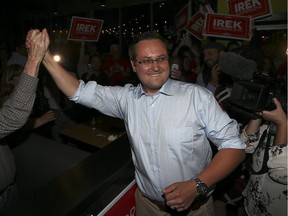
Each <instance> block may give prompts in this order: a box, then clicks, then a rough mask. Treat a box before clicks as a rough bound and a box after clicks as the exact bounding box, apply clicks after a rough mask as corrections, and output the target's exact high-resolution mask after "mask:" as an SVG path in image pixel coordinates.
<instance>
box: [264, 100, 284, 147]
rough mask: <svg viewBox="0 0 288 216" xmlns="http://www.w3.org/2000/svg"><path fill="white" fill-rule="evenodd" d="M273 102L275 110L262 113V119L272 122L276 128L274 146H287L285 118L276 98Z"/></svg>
mask: <svg viewBox="0 0 288 216" xmlns="http://www.w3.org/2000/svg"><path fill="white" fill-rule="evenodd" d="M273 102H274V104H275V105H276V109H274V110H272V111H263V112H262V113H263V118H264V119H265V120H267V121H270V122H274V123H275V124H276V126H277V131H276V136H275V141H274V145H281V144H287V116H286V114H285V112H284V110H283V109H282V106H281V104H280V102H279V101H278V100H277V99H276V98H274V99H273Z"/></svg>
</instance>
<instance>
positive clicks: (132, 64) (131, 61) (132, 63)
mask: <svg viewBox="0 0 288 216" xmlns="http://www.w3.org/2000/svg"><path fill="white" fill-rule="evenodd" d="M130 63H131V66H132V70H133V72H135V73H136V66H135V61H133V60H130Z"/></svg>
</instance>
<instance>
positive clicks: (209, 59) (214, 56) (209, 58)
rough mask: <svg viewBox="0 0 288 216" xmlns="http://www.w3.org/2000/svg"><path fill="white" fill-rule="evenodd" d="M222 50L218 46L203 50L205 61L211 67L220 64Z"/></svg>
mask: <svg viewBox="0 0 288 216" xmlns="http://www.w3.org/2000/svg"><path fill="white" fill-rule="evenodd" d="M220 54H221V51H220V50H218V49H216V48H210V49H205V50H204V51H203V56H204V62H205V63H206V65H207V66H208V67H209V68H212V67H213V66H214V65H216V64H218V62H219V58H220Z"/></svg>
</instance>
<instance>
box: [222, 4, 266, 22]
mask: <svg viewBox="0 0 288 216" xmlns="http://www.w3.org/2000/svg"><path fill="white" fill-rule="evenodd" d="M228 11H229V14H233V15H239V16H249V17H251V18H253V19H256V18H260V17H264V16H268V15H271V14H272V10H271V3H270V0H228Z"/></svg>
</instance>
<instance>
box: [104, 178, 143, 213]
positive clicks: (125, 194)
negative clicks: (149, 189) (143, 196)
mask: <svg viewBox="0 0 288 216" xmlns="http://www.w3.org/2000/svg"><path fill="white" fill-rule="evenodd" d="M136 189H137V185H136V183H135V180H133V181H132V182H131V183H130V184H129V185H128V186H127V187H126V188H125V189H124V190H123V191H122V192H121V193H120V194H119V195H118V196H117V197H116V198H115V199H114V200H112V202H111V203H109V205H107V206H106V207H105V208H104V209H103V210H102V211H101V212H100V213H99V214H98V216H115V215H117V216H136V209H135V199H134V194H135V191H136Z"/></svg>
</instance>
